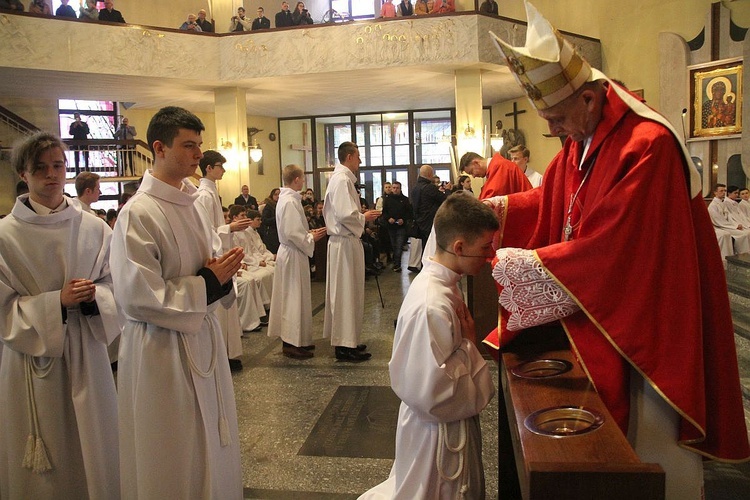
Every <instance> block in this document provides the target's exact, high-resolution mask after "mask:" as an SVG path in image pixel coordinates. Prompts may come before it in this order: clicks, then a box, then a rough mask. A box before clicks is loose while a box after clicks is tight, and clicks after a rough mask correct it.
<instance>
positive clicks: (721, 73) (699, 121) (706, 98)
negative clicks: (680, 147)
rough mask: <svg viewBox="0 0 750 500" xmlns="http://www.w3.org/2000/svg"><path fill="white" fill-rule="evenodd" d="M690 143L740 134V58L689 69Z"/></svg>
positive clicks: (698, 65) (727, 137)
mask: <svg viewBox="0 0 750 500" xmlns="http://www.w3.org/2000/svg"><path fill="white" fill-rule="evenodd" d="M688 71H689V73H690V80H689V82H690V101H691V102H692V103H693V104H692V106H691V107H690V140H707V139H730V138H733V137H739V136H740V134H741V133H742V102H743V99H742V58H734V59H724V60H721V61H712V62H710V63H705V64H696V65H694V66H689V67H688Z"/></svg>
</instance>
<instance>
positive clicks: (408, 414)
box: [360, 193, 498, 499]
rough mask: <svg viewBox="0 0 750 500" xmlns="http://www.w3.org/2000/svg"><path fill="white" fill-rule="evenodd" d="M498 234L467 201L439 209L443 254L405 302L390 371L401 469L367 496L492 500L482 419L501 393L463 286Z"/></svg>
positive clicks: (451, 201)
mask: <svg viewBox="0 0 750 500" xmlns="http://www.w3.org/2000/svg"><path fill="white" fill-rule="evenodd" d="M497 229H498V222H497V219H496V217H495V214H494V213H493V211H492V209H490V208H489V207H487V206H485V205H484V204H482V202H480V201H478V200H476V199H475V198H474V197H473V196H471V195H470V194H468V193H456V194H455V195H453V196H450V197H449V198H448V199H447V200H446V201H445V202H444V203H443V204H442V205H441V207H440V208H439V209H438V212H437V214H436V215H435V236H436V240H437V249H436V252H435V256H434V257H432V258H431V259H427V260H426V262H425V264H424V268H423V269H422V272H421V273H420V274H419V275H418V276H417V277H416V278H414V281H413V282H412V284H411V286H410V287H409V291H408V292H407V294H406V297H405V298H404V302H403V304H402V305H401V310H400V311H399V315H398V322H397V326H396V334H395V337H394V339H393V354H392V356H391V361H390V363H389V365H388V368H389V372H390V377H391V387H392V388H393V391H394V392H395V393H396V395H398V397H399V398H400V399H401V401H402V403H401V407H400V409H399V415H398V428H397V431H396V457H395V461H394V463H393V468H392V469H391V473H390V476H389V478H388V479H387V480H386V481H385V482H384V483H381V484H379V485H378V486H376V487H374V488H373V489H371V490H370V491H368V492H367V493H365V494H364V495H362V497H360V498H364V499H369V498H458V497H459V496H461V497H465V498H484V496H485V495H484V494H485V492H484V469H483V466H482V447H481V443H482V437H481V430H480V428H479V412H481V411H482V410H483V409H484V408H485V407H486V406H487V404H488V403H489V402H490V400H491V399H492V397H493V395H494V394H495V387H494V385H493V383H492V376H491V374H490V370H489V368H488V367H487V364H486V363H485V361H484V359H482V355H481V354H480V353H479V351H478V350H477V348H476V346H475V343H476V334H475V331H474V320H473V319H472V317H471V314H470V313H469V310H468V307H467V306H466V304H465V303H464V302H463V295H462V294H461V291H460V290H459V288H458V282H459V280H460V279H461V276H462V275H464V274H468V275H472V276H473V275H476V274H477V273H479V271H480V270H481V268H482V266H483V265H484V263H485V262H486V260H487V259H488V258H491V257H492V256H493V255H494V250H493V248H492V238H493V235H494V233H495V231H497ZM462 437H463V438H462ZM461 442H464V443H465V446H463V447H461V446H459V445H458V444H459V443H461ZM451 445H454V446H455V448H451Z"/></svg>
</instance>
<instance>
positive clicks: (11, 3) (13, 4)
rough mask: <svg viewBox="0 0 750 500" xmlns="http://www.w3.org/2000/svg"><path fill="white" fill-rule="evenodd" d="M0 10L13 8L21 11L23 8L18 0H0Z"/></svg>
mask: <svg viewBox="0 0 750 500" xmlns="http://www.w3.org/2000/svg"><path fill="white" fill-rule="evenodd" d="M0 10H14V11H16V12H23V11H24V10H25V9H24V7H23V4H22V3H21V2H19V0H0Z"/></svg>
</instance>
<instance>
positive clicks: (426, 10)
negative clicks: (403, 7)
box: [414, 0, 435, 16]
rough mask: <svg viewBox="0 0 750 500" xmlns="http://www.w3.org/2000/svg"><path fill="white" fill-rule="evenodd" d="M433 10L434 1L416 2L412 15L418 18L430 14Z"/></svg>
mask: <svg viewBox="0 0 750 500" xmlns="http://www.w3.org/2000/svg"><path fill="white" fill-rule="evenodd" d="M434 9H435V0H417V1H416V3H415V4H414V13H415V14H416V15H418V16H423V15H425V14H432V11H433V10H434Z"/></svg>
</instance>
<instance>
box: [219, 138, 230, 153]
mask: <svg viewBox="0 0 750 500" xmlns="http://www.w3.org/2000/svg"><path fill="white" fill-rule="evenodd" d="M220 147H221V149H223V150H225V151H226V150H228V149H232V143H231V141H225V140H224V138H223V137H222V138H221V145H220Z"/></svg>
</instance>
